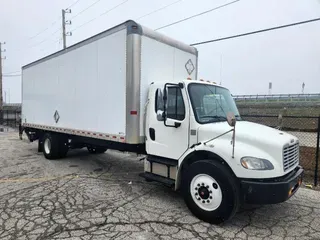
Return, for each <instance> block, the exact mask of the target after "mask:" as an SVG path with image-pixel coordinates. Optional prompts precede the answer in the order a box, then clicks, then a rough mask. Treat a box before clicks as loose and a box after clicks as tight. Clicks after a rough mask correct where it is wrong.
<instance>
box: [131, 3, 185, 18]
mask: <svg viewBox="0 0 320 240" xmlns="http://www.w3.org/2000/svg"><path fill="white" fill-rule="evenodd" d="M182 1H184V0H178V1H175V2H173V3H170V4H168V5H166V6H163V7H161V8H158V9H156V10H154V11H152V12H149V13H147V14H145V15H143V16H141V17H138V18H137V20H140V19H141V18H145V17H147V16H149V15H152V14H154V13H156V12H159V11H161V10H163V9H165V8H167V7H170V6H172V5H174V4H177V3H178V2H182Z"/></svg>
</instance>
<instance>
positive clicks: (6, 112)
mask: <svg viewBox="0 0 320 240" xmlns="http://www.w3.org/2000/svg"><path fill="white" fill-rule="evenodd" d="M20 117H21V103H4V104H3V106H2V118H3V120H2V121H3V123H2V125H8V126H17V125H18V124H19V121H20ZM0 124H1V123H0Z"/></svg>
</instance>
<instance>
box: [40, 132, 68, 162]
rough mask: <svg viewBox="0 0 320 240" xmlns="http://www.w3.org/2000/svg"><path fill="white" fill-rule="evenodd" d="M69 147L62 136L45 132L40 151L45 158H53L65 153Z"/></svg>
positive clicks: (62, 155) (61, 156)
mask: <svg viewBox="0 0 320 240" xmlns="http://www.w3.org/2000/svg"><path fill="white" fill-rule="evenodd" d="M68 150H69V148H68V146H67V141H66V140H65V138H64V137H61V136H59V135H57V134H53V133H46V134H45V135H44V136H43V138H42V151H43V155H44V156H45V158H47V159H50V160H53V159H58V158H63V157H65V156H66V155H67V152H68Z"/></svg>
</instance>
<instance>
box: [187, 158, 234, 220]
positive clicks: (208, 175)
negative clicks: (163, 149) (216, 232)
mask: <svg viewBox="0 0 320 240" xmlns="http://www.w3.org/2000/svg"><path fill="white" fill-rule="evenodd" d="M183 181H184V183H183V186H184V187H183V193H184V200H185V202H186V204H187V206H188V208H189V209H190V211H191V212H192V213H193V214H194V215H195V216H196V217H198V218H199V219H201V220H203V221H206V222H209V223H214V224H219V223H221V222H224V221H226V220H228V219H231V218H232V217H233V216H234V215H235V213H236V212H237V210H238V208H239V205H240V203H239V188H238V185H237V184H236V181H235V178H234V176H233V175H232V173H231V172H230V171H229V169H228V168H227V167H225V166H224V165H223V164H222V163H220V162H218V161H214V160H201V161H197V162H195V163H193V164H191V165H190V166H189V167H188V169H187V170H186V172H185V174H184V176H183Z"/></svg>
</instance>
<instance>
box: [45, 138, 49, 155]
mask: <svg viewBox="0 0 320 240" xmlns="http://www.w3.org/2000/svg"><path fill="white" fill-rule="evenodd" d="M44 151H45V153H46V154H50V152H51V141H50V139H49V138H46V140H45V141H44Z"/></svg>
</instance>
